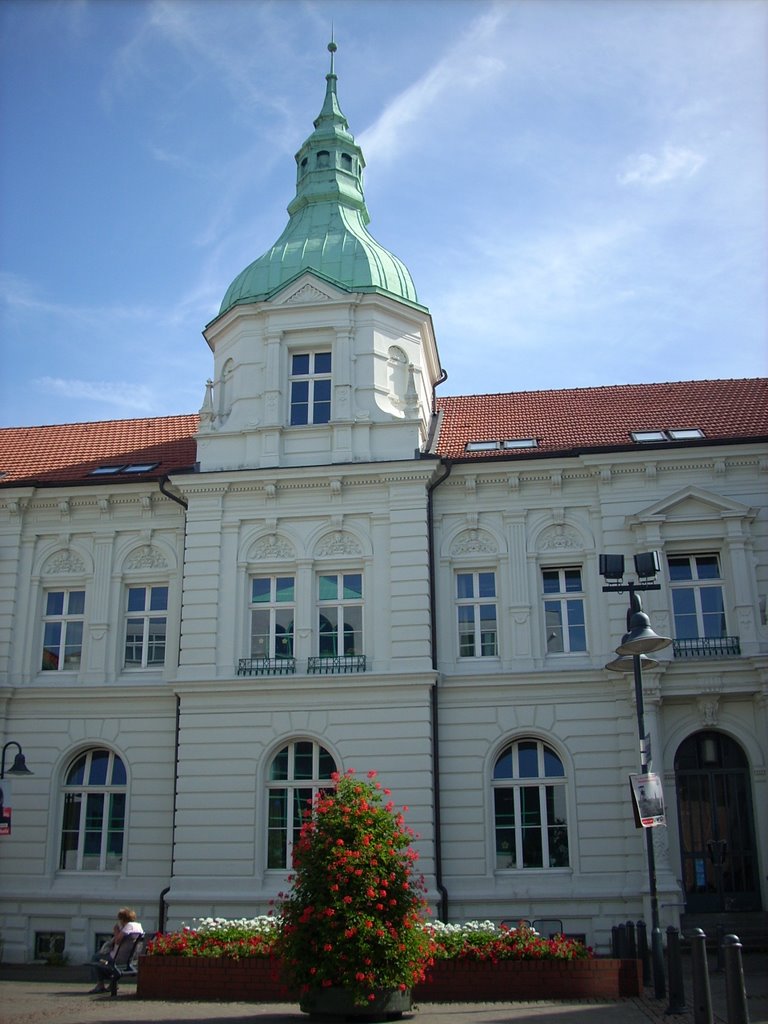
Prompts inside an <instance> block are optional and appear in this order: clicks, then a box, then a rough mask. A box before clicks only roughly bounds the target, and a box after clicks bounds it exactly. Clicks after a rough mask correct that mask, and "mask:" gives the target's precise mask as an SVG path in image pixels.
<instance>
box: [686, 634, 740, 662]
mask: <svg viewBox="0 0 768 1024" xmlns="http://www.w3.org/2000/svg"><path fill="white" fill-rule="evenodd" d="M672 650H673V652H674V655H675V657H676V658H733V657H736V656H738V655H739V654H741V645H740V643H739V638H738V637H737V636H699V637H693V638H692V639H690V640H673V641H672Z"/></svg>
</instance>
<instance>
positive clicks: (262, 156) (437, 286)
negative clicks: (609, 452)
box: [0, 0, 768, 426]
mask: <svg viewBox="0 0 768 1024" xmlns="http://www.w3.org/2000/svg"><path fill="white" fill-rule="evenodd" d="M331 30H332V31H333V34H334V38H335V41H336V43H337V45H338V51H337V53H336V67H335V70H336V73H337V74H338V95H339V101H340V104H341V108H342V110H343V111H344V114H345V115H346V117H347V119H348V121H349V124H350V129H351V131H352V132H353V134H354V135H355V137H356V140H357V142H358V143H359V144H360V145H361V146H362V149H363V153H364V156H365V159H366V164H367V167H366V177H365V195H366V202H367V206H368V210H369V212H370V214H371V223H370V225H369V230H370V231H371V233H372V234H373V236H374V237H375V238H376V239H377V241H378V242H380V243H381V244H382V245H384V246H385V247H386V248H388V249H390V250H391V251H392V252H394V253H395V254H396V255H397V256H399V257H400V259H401V260H403V262H404V263H405V264H406V266H407V267H408V268H409V270H410V272H411V275H412V277H413V279H414V282H415V285H416V289H417V292H418V297H419V301H420V302H421V303H422V304H423V305H425V306H427V307H428V309H429V311H430V313H431V315H432V318H433V323H434V328H435V335H436V338H437V344H438V348H439V352H440V358H441V362H442V365H443V367H444V368H445V370H446V371H447V374H448V379H447V381H446V382H445V384H442V385H441V386H440V389H439V391H438V394H440V395H455V394H484V393H493V392H504V391H525V390H539V389H546V388H568V387H588V386H589V387H591V386H596V385H607V384H632V383H641V382H652V381H666V380H692V379H702V378H728V377H754V376H764V375H766V373H767V372H768V300H767V298H766V283H767V277H766V270H768V230H766V229H767V227H768V218H767V217H766V212H767V210H766V207H767V203H766V193H767V191H768V160H767V159H766V151H767V148H768V146H767V138H766V134H767V133H766V96H767V95H768V90H767V89H766V85H767V84H768V83H767V82H766V78H767V77H768V76H767V74H766V68H767V64H768V62H767V61H766V38H767V37H768V3H767V2H766V0H497V2H494V0H490V2H484V0H271V2H262V0H4V3H3V4H1V5H0V147H1V149H2V156H0V356H1V357H2V359H1V361H0V426H11V425H34V424H44V423H66V422H77V421H84V420H100V419H113V418H123V417H143V416H158V415H172V414H177V413H188V412H196V411H197V410H198V409H199V407H200V405H201V403H202V399H203V395H204V390H205V381H206V379H207V378H208V377H209V376H211V375H212V370H213V360H212V356H211V353H210V350H209V348H208V346H207V344H206V342H205V340H204V338H203V336H202V333H201V332H202V330H203V328H204V327H205V325H206V324H208V323H209V322H210V321H211V320H213V319H214V318H215V316H216V315H217V313H218V309H219V304H220V302H221V299H222V298H223V296H224V293H225V291H226V289H227V287H228V285H229V284H230V282H231V281H232V280H233V278H235V277H236V276H237V274H238V273H239V272H240V271H241V270H242V269H243V268H244V267H245V266H247V265H248V264H249V263H251V262H252V261H253V260H254V259H256V258H257V257H258V256H260V255H261V254H262V253H263V252H265V251H266V250H267V249H268V248H269V247H270V245H271V244H272V243H273V242H274V241H275V240H276V239H277V237H278V236H279V235H280V233H281V231H282V229H283V227H284V226H285V223H286V222H287V213H286V206H287V204H288V203H289V202H290V200H291V199H292V198H293V195H294V185H295V163H294V154H295V153H296V151H297V150H298V148H299V146H300V145H301V143H302V142H303V141H304V139H305V138H306V137H307V136H308V135H309V134H310V133H311V131H312V121H313V120H314V118H315V117H316V116H317V114H318V113H319V111H320V108H321V106H322V100H323V96H324V92H325V75H326V73H327V72H328V69H329V54H328V52H327V49H326V47H327V43H328V41H329V39H330V35H331Z"/></svg>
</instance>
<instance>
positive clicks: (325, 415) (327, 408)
mask: <svg viewBox="0 0 768 1024" xmlns="http://www.w3.org/2000/svg"><path fill="white" fill-rule="evenodd" d="M289 383H290V395H291V408H290V420H289V422H290V424H291V426H302V425H305V424H310V423H328V422H329V421H330V419H331V353H330V352H301V353H299V352H295V353H294V354H293V355H292V356H291V374H290V382H289Z"/></svg>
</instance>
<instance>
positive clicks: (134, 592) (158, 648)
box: [125, 584, 168, 668]
mask: <svg viewBox="0 0 768 1024" xmlns="http://www.w3.org/2000/svg"><path fill="white" fill-rule="evenodd" d="M167 625H168V587H167V586H166V585H165V584H162V585H154V584H148V585H147V586H138V587H137V586H131V587H128V597H127V618H126V625H125V667H126V668H153V667H156V666H158V665H163V664H164V663H165V637H166V630H167Z"/></svg>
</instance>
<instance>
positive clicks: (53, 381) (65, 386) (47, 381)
mask: <svg viewBox="0 0 768 1024" xmlns="http://www.w3.org/2000/svg"><path fill="white" fill-rule="evenodd" d="M32 383H33V384H34V385H35V386H36V387H38V388H40V389H41V390H42V391H44V392H46V394H50V395H56V396H58V397H60V398H69V399H82V400H83V401H86V402H106V403H108V404H109V405H112V406H116V407H118V408H122V409H131V410H135V411H137V412H152V411H154V410H155V409H156V408H157V403H156V400H155V396H154V395H153V394H152V392H151V391H150V389H149V388H148V387H146V386H144V385H137V384H135V383H130V382H128V381H108V380H77V379H72V378H70V379H67V378H64V377H38V378H37V379H36V380H34V381H33V382H32Z"/></svg>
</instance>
